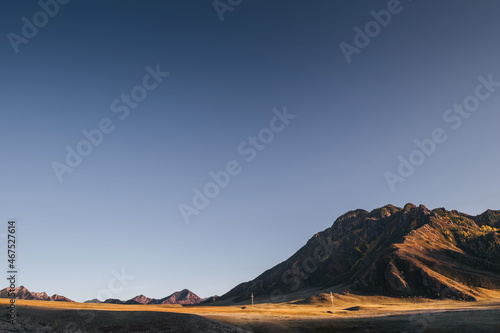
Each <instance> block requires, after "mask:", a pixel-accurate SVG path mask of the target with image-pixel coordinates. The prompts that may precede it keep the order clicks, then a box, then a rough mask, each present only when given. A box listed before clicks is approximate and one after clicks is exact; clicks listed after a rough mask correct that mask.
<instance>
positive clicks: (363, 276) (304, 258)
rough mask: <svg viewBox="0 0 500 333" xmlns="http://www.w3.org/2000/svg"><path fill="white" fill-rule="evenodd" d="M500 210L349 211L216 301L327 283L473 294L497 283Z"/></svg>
mask: <svg viewBox="0 0 500 333" xmlns="http://www.w3.org/2000/svg"><path fill="white" fill-rule="evenodd" d="M498 228H500V211H492V210H488V211H486V212H484V213H483V214H481V215H478V216H470V215H467V214H464V213H460V212H457V211H454V210H453V211H447V210H445V209H444V208H438V209H434V210H432V211H431V210H428V209H427V208H426V207H425V206H422V205H420V206H419V207H416V206H414V205H412V204H407V205H405V207H404V208H399V207H395V206H392V205H387V206H384V207H382V208H378V209H375V210H373V211H371V212H367V211H365V210H362V209H358V210H354V211H350V212H348V213H346V214H344V215H342V216H341V217H339V218H338V219H337V220H336V221H335V223H334V224H333V225H332V227H330V228H328V229H326V230H324V231H323V232H319V233H317V234H316V235H314V236H313V237H312V238H311V239H310V240H309V241H308V242H307V243H306V245H304V246H303V247H302V248H301V249H300V250H298V251H297V252H296V253H295V254H294V255H292V256H291V257H290V258H289V259H287V260H285V261H284V262H282V263H280V264H278V265H276V266H275V267H273V268H271V269H269V270H267V271H265V272H264V273H262V274H261V275H260V276H258V277H257V278H256V279H254V280H252V281H249V282H245V283H241V284H240V285H238V286H236V287H235V288H233V289H232V290H230V291H229V292H228V293H226V294H225V295H223V296H221V297H220V298H219V300H221V301H235V302H241V301H248V300H249V299H250V296H251V294H252V293H253V294H254V296H256V297H260V298H270V301H281V300H283V298H284V296H286V295H289V294H293V293H299V292H301V291H303V292H307V291H308V290H311V291H312V290H316V291H317V290H321V289H325V288H331V290H334V291H335V292H345V291H351V292H358V293H365V294H381V295H389V296H424V297H431V298H444V297H447V298H456V299H464V300H471V301H473V300H475V299H476V297H477V296H479V295H480V288H486V289H499V288H500V233H499V231H498Z"/></svg>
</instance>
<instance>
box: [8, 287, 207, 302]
mask: <svg viewBox="0 0 500 333" xmlns="http://www.w3.org/2000/svg"><path fill="white" fill-rule="evenodd" d="M14 290H15V294H16V299H27V300H39V301H58V302H74V301H72V300H70V299H69V298H66V297H64V296H61V295H57V294H54V295H52V296H50V297H49V296H48V295H47V294H46V293H45V292H41V293H36V292H31V291H29V290H28V289H26V288H25V287H24V286H20V287H17V288H16V289H14ZM0 298H10V297H9V296H8V288H5V289H2V290H0ZM201 301H202V299H201V298H200V297H198V296H197V295H196V294H194V293H193V292H191V291H190V290H187V289H184V290H182V291H178V292H175V293H173V294H172V295H170V296H167V297H164V298H161V299H155V298H149V297H146V296H144V295H139V296H136V297H134V298H132V299H129V300H127V301H121V300H119V299H113V298H110V299H107V300H105V301H104V302H101V301H99V300H98V299H92V300H89V301H85V303H114V304H197V303H200V302H201Z"/></svg>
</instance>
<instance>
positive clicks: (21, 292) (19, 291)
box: [0, 286, 73, 302]
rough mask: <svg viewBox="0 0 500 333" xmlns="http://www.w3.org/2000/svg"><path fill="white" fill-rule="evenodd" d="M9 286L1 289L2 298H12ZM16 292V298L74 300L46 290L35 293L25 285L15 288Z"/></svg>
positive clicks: (0, 296)
mask: <svg viewBox="0 0 500 333" xmlns="http://www.w3.org/2000/svg"><path fill="white" fill-rule="evenodd" d="M9 290H10V289H8V288H5V289H2V290H0V298H10V296H9V295H8V293H9ZM14 291H15V294H16V299H27V300H39V301H57V302H73V301H72V300H70V299H69V298H66V297H64V296H61V295H57V294H54V295H52V296H49V295H47V293H45V292H41V293H35V292H31V291H29V290H28V289H26V288H25V287H24V286H20V287H17V288H16V289H14Z"/></svg>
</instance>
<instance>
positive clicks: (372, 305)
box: [0, 290, 500, 332]
mask: <svg viewBox="0 0 500 333" xmlns="http://www.w3.org/2000/svg"><path fill="white" fill-rule="evenodd" d="M482 293H483V297H482V298H480V299H479V301H478V302H463V301H455V300H449V299H446V300H429V299H422V298H393V297H381V296H359V295H337V294H334V307H332V306H331V302H330V296H329V295H320V296H318V297H312V298H309V299H307V300H305V301H302V302H288V303H280V304H269V303H266V304H256V305H255V306H251V305H248V304H247V305H228V306H213V305H210V306H182V305H121V304H93V303H67V302H46V301H26V300H18V301H17V302H16V303H17V304H18V306H19V307H20V311H19V313H20V315H21V316H22V308H23V307H27V308H30V309H35V310H36V309H39V310H93V311H99V312H101V311H117V312H122V313H127V312H156V313H159V314H160V313H162V312H169V313H184V314H195V315H199V316H203V317H206V318H209V319H212V320H216V321H219V322H222V323H226V324H230V325H235V326H239V327H241V328H244V329H247V330H249V331H253V332H271V331H275V332H280V331H283V332H285V331H301V332H302V331H304V332H323V331H325V332H326V331H328V329H333V328H335V327H337V328H343V329H347V328H349V329H351V328H352V329H354V330H353V331H354V332H355V331H357V330H356V327H357V329H360V330H361V329H364V326H363V325H366V326H368V327H370V332H377V323H379V324H380V327H384V329H385V330H387V331H390V330H389V328H388V327H393V328H394V331H397V330H398V329H402V327H403V326H404V325H406V326H408V327H410V329H411V327H413V328H415V324H417V326H418V325H420V326H421V325H424V326H425V327H424V328H422V327H420V332H425V331H426V329H430V327H433V326H437V328H436V329H434V330H433V331H435V332H447V331H448V330H446V328H451V327H454V326H453V325H461V326H463V324H460V323H461V322H460V320H461V319H463V318H467V322H470V323H475V325H476V327H478V326H477V325H478V324H482V325H489V326H488V327H490V326H491V327H490V328H491V329H493V330H496V329H498V328H499V326H495V325H498V324H496V323H497V322H498V320H497V318H498V315H499V314H500V291H490V290H482ZM7 302H8V299H0V304H2V305H3V304H7ZM300 303H302V304H300ZM353 307H354V308H355V310H349V308H353ZM490 317H491V320H489V319H488V318H490ZM419 318H420V319H419ZM488 320H489V321H490V323H488ZM363 323H364V324H363ZM388 323H392V324H390V325H392V326H387V325H388ZM360 325H361V326H360ZM402 325H403V326H402ZM492 325H493V326H492ZM441 326H443V327H444V328H442V329H439V327H441ZM479 327H480V326H479ZM488 327H486V328H485V329H484V330H483V331H484V332H489V330H488ZM493 330H492V331H493ZM381 331H383V330H381ZM428 331H429V330H428ZM479 331H481V330H479ZM409 332H411V330H409ZM415 332H419V330H415ZM429 332H430V331H429Z"/></svg>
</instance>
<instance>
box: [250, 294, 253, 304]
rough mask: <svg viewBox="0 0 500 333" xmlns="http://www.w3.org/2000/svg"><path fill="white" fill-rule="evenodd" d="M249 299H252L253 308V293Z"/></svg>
mask: <svg viewBox="0 0 500 333" xmlns="http://www.w3.org/2000/svg"><path fill="white" fill-rule="evenodd" d="M250 297H252V306H253V293H252V295H251V296H250Z"/></svg>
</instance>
